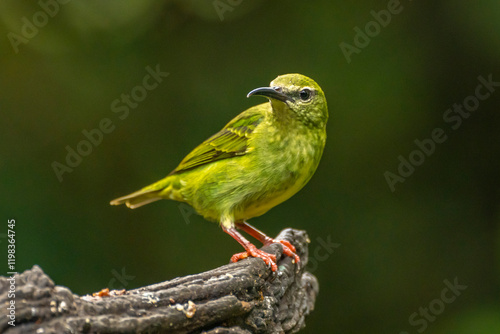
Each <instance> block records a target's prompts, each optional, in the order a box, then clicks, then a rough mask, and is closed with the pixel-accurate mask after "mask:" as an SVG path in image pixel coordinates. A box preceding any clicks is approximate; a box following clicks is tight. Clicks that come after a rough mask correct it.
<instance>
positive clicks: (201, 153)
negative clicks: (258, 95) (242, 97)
mask: <svg viewBox="0 0 500 334" xmlns="http://www.w3.org/2000/svg"><path fill="white" fill-rule="evenodd" d="M252 109H253V108H252ZM252 109H249V110H247V111H245V112H243V113H241V114H240V115H238V116H237V117H235V118H234V119H233V120H232V121H230V122H229V123H228V124H227V125H226V126H225V127H224V128H223V129H222V130H220V131H219V132H217V133H216V134H215V135H213V136H212V137H210V138H208V139H207V140H205V141H204V142H203V143H202V144H200V145H199V146H198V147H197V148H195V149H194V150H193V151H192V152H191V153H189V154H188V155H187V156H186V157H185V158H184V159H183V160H182V161H181V163H180V164H179V166H177V168H176V169H174V170H173V171H172V172H171V173H170V175H172V174H177V173H181V172H185V171H187V170H191V169H193V168H196V167H199V166H202V165H206V164H209V163H212V162H214V161H218V160H222V159H227V158H231V157H234V156H241V155H245V154H246V153H247V152H248V139H249V137H250V135H251V134H252V132H253V131H254V129H255V128H256V127H257V125H259V123H260V122H261V121H262V119H263V118H264V115H263V114H262V112H261V111H260V110H258V109H253V110H252Z"/></svg>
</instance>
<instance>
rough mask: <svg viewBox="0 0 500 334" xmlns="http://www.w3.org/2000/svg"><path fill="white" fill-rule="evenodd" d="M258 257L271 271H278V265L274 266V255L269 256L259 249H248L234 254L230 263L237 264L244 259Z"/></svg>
mask: <svg viewBox="0 0 500 334" xmlns="http://www.w3.org/2000/svg"><path fill="white" fill-rule="evenodd" d="M249 256H251V257H258V258H261V259H262V260H264V263H265V264H266V265H268V266H270V267H271V270H272V271H276V270H278V265H277V264H276V255H274V254H269V253H266V252H264V251H261V250H260V249H257V248H256V247H255V246H254V247H249V248H248V249H247V251H246V252H242V253H237V254H234V255H233V256H232V257H231V262H238V261H240V260H243V259H246V258H247V257H249Z"/></svg>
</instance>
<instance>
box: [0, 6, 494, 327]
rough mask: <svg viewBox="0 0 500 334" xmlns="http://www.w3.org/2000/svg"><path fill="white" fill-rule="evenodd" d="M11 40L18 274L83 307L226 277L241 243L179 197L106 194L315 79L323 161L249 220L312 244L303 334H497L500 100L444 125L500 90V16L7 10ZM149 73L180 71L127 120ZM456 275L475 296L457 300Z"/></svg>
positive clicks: (11, 160)
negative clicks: (402, 173)
mask: <svg viewBox="0 0 500 334" xmlns="http://www.w3.org/2000/svg"><path fill="white" fill-rule="evenodd" d="M54 3H57V4H58V5H57V6H55V5H54ZM44 8H45V9H44ZM388 8H389V9H391V10H393V11H398V13H397V14H394V13H393V14H391V17H390V22H388V20H389V19H388V18H387V16H385V23H384V25H385V26H382V25H381V24H379V23H377V24H374V23H370V22H371V21H374V22H376V21H375V18H374V15H379V16H380V15H382V17H384V16H383V13H384V12H382V14H373V13H380V11H382V10H385V11H386V12H385V13H387V9H388ZM40 11H45V12H47V13H49V14H43V13H42V14H39V12H40ZM372 11H374V12H372ZM26 22H28V23H26ZM30 24H36V25H38V27H37V26H36V25H35V29H33V28H31V29H30V27H29V25H30ZM367 24H368V26H367ZM377 26H378V27H379V28H378V29H377ZM358 28H359V29H360V30H361V31H365V28H368V29H371V30H369V34H370V35H371V36H368V38H369V40H367V38H365V39H363V38H362V37H360V36H358V37H356V36H357V34H359V30H357V29H358ZM0 36H1V38H0V112H1V122H0V124H1V125H2V127H1V136H2V145H1V146H0V147H1V148H0V152H1V154H2V155H1V156H2V159H1V160H0V171H1V174H0V178H1V188H0V196H1V198H2V201H1V204H0V206H1V211H2V217H3V218H2V220H3V227H2V228H1V229H0V241H1V249H2V252H3V253H4V254H6V232H7V226H6V225H7V220H8V219H15V220H16V246H17V248H16V251H17V253H16V254H17V263H16V270H17V271H23V270H25V269H29V268H31V267H32V266H33V265H34V264H38V265H40V266H41V267H42V268H43V269H44V271H45V272H46V273H48V274H49V275H50V276H51V277H52V278H53V279H54V281H55V282H56V283H57V284H60V285H65V286H68V287H69V288H71V289H72V290H73V291H74V292H75V293H78V294H86V293H90V292H93V291H97V290H100V289H101V288H104V287H107V286H109V287H111V288H127V289H131V288H135V287H140V286H143V285H147V284H151V283H155V282H159V281H163V280H167V279H172V278H174V277H177V276H183V275H187V274H192V273H198V272H201V271H205V270H209V269H211V268H214V267H217V266H220V265H223V264H225V263H227V262H228V260H229V257H230V255H231V254H233V253H234V252H238V251H240V246H239V245H238V244H237V243H236V242H234V240H232V239H231V238H230V237H229V236H227V235H225V234H224V233H222V232H221V230H220V229H219V228H218V227H217V226H216V225H214V224H211V223H208V222H206V221H204V220H203V219H202V218H201V217H200V216H197V215H194V214H191V213H192V212H190V211H189V210H184V211H183V210H181V209H182V208H180V207H179V205H178V203H175V202H168V201H161V202H157V203H154V204H151V205H148V206H146V207H143V208H141V209H138V210H128V209H127V208H125V207H111V206H109V201H110V200H111V199H113V198H115V197H118V196H121V195H124V194H127V193H129V192H132V191H134V190H137V189H139V188H141V187H142V186H145V185H147V184H149V183H151V182H153V181H156V180H157V179H160V178H162V177H163V176H165V175H166V174H168V173H169V172H170V171H171V170H172V169H173V168H175V167H176V165H177V164H178V162H179V161H180V160H181V159H182V158H183V157H184V155H185V154H187V153H188V152H189V151H190V150H191V149H192V148H194V147H195V146H196V145H197V144H199V143H200V142H201V141H202V140H204V139H206V138H207V137H209V136H210V135H211V134H213V133H214V132H215V131H217V130H219V129H220V128H221V127H222V126H223V125H225V124H226V122H227V121H229V120H230V119H231V118H232V117H234V116H236V115H237V114H238V113H240V112H241V111H243V110H244V109H246V108H248V107H250V106H252V105H255V104H257V103H261V102H264V101H262V100H261V99H259V98H252V99H247V98H246V97H245V95H246V94H247V93H248V92H249V91H250V90H251V89H253V88H256V87H260V86H265V85H268V83H269V82H270V81H271V80H272V79H274V78H275V77H276V76H277V75H280V74H284V73H292V72H298V73H302V74H305V75H307V76H310V77H312V78H314V79H315V80H316V81H317V82H318V83H319V84H320V85H321V87H322V88H323V90H324V91H325V93H326V96H327V99H328V104H329V110H330V121H329V124H328V136H329V137H328V142H327V146H326V149H325V152H324V156H323V159H322V162H321V164H320V166H319V169H318V170H317V172H316V174H315V176H314V177H313V179H312V180H311V181H310V183H309V184H308V185H307V186H306V187H305V188H304V189H303V190H302V191H301V192H300V193H298V194H297V195H295V196H294V197H293V198H291V199H290V200H288V201H287V202H285V203H283V204H282V205H280V206H278V207H276V208H274V209H273V210H271V211H270V212H268V213H267V214H266V215H264V216H262V217H259V218H256V219H253V220H252V223H253V224H254V225H255V226H257V227H258V228H260V229H262V230H264V231H265V232H267V233H268V234H270V235H276V234H277V233H278V232H279V231H280V230H281V229H283V228H285V227H294V228H298V229H305V230H307V231H308V233H309V235H310V237H311V240H312V243H311V246H310V247H311V252H312V255H311V258H312V259H313V260H312V263H313V264H315V265H314V266H312V268H311V270H312V271H313V272H314V274H315V275H316V276H317V278H318V279H319V282H320V294H319V297H318V300H317V303H316V309H315V310H314V312H313V313H312V315H311V316H310V317H309V318H308V319H307V327H306V329H304V330H303V333H396V334H402V333H420V332H426V333H455V334H457V333H458V334H469V333H470V334H477V333H500V299H499V292H500V291H499V283H500V271H499V269H500V268H499V264H500V261H499V257H500V248H499V240H500V233H499V228H498V227H499V223H500V210H499V209H500V205H499V203H500V191H499V190H500V131H499V129H498V128H499V125H500V114H499V102H500V87H495V86H492V87H491V89H492V90H494V91H493V92H491V93H490V95H489V97H488V98H485V99H483V100H481V101H479V105H478V106H476V107H477V109H476V110H475V111H473V112H470V116H468V117H467V118H463V117H460V118H461V120H462V121H461V124H460V126H459V127H458V128H456V129H453V128H452V125H457V124H458V123H456V122H458V121H457V119H456V118H455V120H454V121H453V122H450V121H448V122H446V121H445V120H444V119H443V116H445V115H446V112H447V110H448V109H449V108H452V107H453V104H455V103H456V104H462V103H463V102H464V100H467V101H468V103H472V104H473V103H474V99H473V98H471V97H470V96H473V95H474V94H475V90H476V87H477V86H478V85H479V84H480V81H479V79H478V77H480V76H482V77H483V78H485V79H486V80H487V79H488V77H489V76H490V75H491V78H492V80H493V81H496V82H498V81H500V4H499V3H498V1H493V0H480V1H475V2H470V1H451V0H448V1H409V0H408V1H401V2H400V3H399V4H398V2H396V1H394V0H392V1H356V2H345V1H314V2H311V1H286V2H285V1H238V0H232V1H229V0H220V1H212V0H208V1H201V0H190V1H188V0H178V1H174V0H171V1H168V0H165V1H152V0H128V1H123V0H114V1H90V0H86V1H78V0H73V1H62V0H61V3H59V2H55V1H49V0H45V1H41V2H37V1H18V0H2V1H1V2H0ZM356 42H357V45H358V46H361V47H357V49H356V51H355V52H354V51H353V52H352V53H351V54H350V55H348V56H347V57H346V55H345V52H343V50H342V47H341V46H342V45H344V48H345V47H346V45H347V44H349V45H351V46H352V47H353V48H354V47H356ZM341 43H346V44H341ZM350 50H354V49H350ZM148 66H149V67H151V68H153V69H155V68H156V67H157V66H159V69H160V70H161V71H162V72H168V73H169V75H168V76H167V77H164V78H163V81H162V82H161V83H159V84H158V86H157V87H156V88H155V89H152V90H150V91H147V96H145V97H144V98H143V100H142V101H140V102H138V103H137V105H134V108H129V113H128V114H127V116H126V117H125V116H124V111H122V112H118V113H116V112H114V111H113V108H112V103H113V101H115V100H116V99H120V98H121V96H122V94H130V93H131V91H132V90H133V89H134V88H135V87H136V86H141V85H142V81H143V78H144V76H145V75H147V74H148V71H147V70H146V68H147V67H148ZM136 92H138V90H137V88H136ZM480 92H481V93H483V94H486V92H487V90H485V89H484V88H481V89H480ZM120 106H122V107H123V106H124V104H123V103H121V104H120ZM451 115H454V117H458V116H457V115H458V114H456V113H454V114H449V115H448V116H450V117H451ZM120 116H122V118H123V119H121V118H120ZM103 119H109V120H110V122H111V124H112V128H113V130H112V131H110V132H109V133H105V134H103V138H102V142H100V143H99V144H98V145H93V146H92V152H91V153H90V154H88V155H87V156H84V157H82V159H81V161H80V162H79V163H77V164H76V163H75V164H76V167H74V168H72V171H71V172H65V173H63V174H62V176H61V180H60V179H59V178H58V177H57V175H56V173H55V171H54V168H53V163H54V162H55V161H56V162H58V163H61V164H65V165H66V162H65V159H66V155H67V150H66V147H67V146H69V147H70V148H72V149H77V146H78V144H79V143H80V142H81V141H82V140H85V139H86V138H85V136H84V134H83V133H82V131H84V130H87V131H92V130H93V129H96V128H98V127H99V124H100V122H101V121H102V120H103ZM455 127H456V126H455ZM436 128H441V129H443V131H444V133H445V135H446V140H445V141H444V142H442V143H437V144H435V149H434V152H433V153H432V154H431V155H430V156H426V157H425V161H423V162H422V161H418V163H420V165H419V166H416V167H415V169H414V171H413V172H412V173H409V174H411V175H409V176H408V177H405V178H404V180H405V181H404V182H397V183H395V185H394V187H393V188H394V189H391V187H390V186H389V184H388V182H387V180H386V177H385V175H384V174H385V173H386V172H391V173H394V174H397V173H398V165H399V164H400V160H399V159H400V158H399V157H400V156H402V157H403V158H405V159H409V156H410V155H411V154H412V152H414V151H415V150H417V149H418V147H417V146H416V144H415V142H414V141H415V140H424V139H428V138H431V134H432V132H433V130H434V129H436ZM82 145H83V144H82ZM84 149H85V148H84ZM412 157H413V158H414V159H418V153H413V155H412ZM393 190H394V191H393ZM184 209H185V208H184ZM187 216H188V217H187ZM185 217H187V218H188V219H185ZM328 243H332V244H336V247H330V248H328V247H326V248H325V246H324V244H328ZM314 251H316V254H317V256H315V255H314ZM5 257H6V256H5ZM4 262H6V261H4ZM2 267H3V268H5V265H4V264H2ZM6 271H7V270H6V269H5V270H4V271H3V272H2V274H4V272H6ZM445 281H447V282H449V283H450V284H454V282H458V283H457V284H459V285H460V286H461V288H460V289H461V290H457V292H456V295H455V297H456V298H455V299H454V301H453V302H450V303H446V302H443V300H442V297H441V293H442V291H443V289H445V288H446V287H447V285H446V284H447V283H445ZM464 286H465V287H466V288H464ZM445 296H446V297H448V298H449V297H451V296H453V294H452V293H451V292H449V291H448V292H446V293H445ZM429 307H430V309H429ZM425 309H429V311H427V312H428V314H429V315H428V316H426V315H424V313H425V312H426V311H425ZM415 312H416V315H415ZM412 316H413V318H412ZM412 319H413V320H412Z"/></svg>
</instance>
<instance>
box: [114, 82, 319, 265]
mask: <svg viewBox="0 0 500 334" xmlns="http://www.w3.org/2000/svg"><path fill="white" fill-rule="evenodd" d="M250 96H262V97H266V98H268V99H269V103H263V104H259V105H257V106H254V107H251V108H249V109H247V110H245V111H243V112H242V113H241V114H239V115H238V116H236V117H235V118H234V119H233V120H231V121H230V122H229V123H228V124H227V125H226V126H225V127H224V128H222V130H220V131H219V132H217V133H216V134H214V135H213V136H212V137H210V138H208V139H207V140H205V141H204V142H203V143H201V145H199V146H198V147H196V148H195V149H194V150H193V151H192V152H191V153H189V154H188V155H187V156H186V157H185V158H184V159H183V160H182V161H181V163H180V164H179V166H177V168H175V169H174V170H173V171H172V172H171V173H170V174H168V175H167V176H166V177H165V178H163V179H162V180H160V181H158V182H156V183H153V184H151V185H149V186H147V187H144V188H142V189H141V190H139V191H136V192H134V193H131V194H130V195H127V196H123V197H120V198H117V199H115V200H113V201H111V204H112V205H119V204H124V203H125V204H126V205H127V206H128V207H129V208H132V209H135V208H138V207H140V206H143V205H145V204H148V203H151V202H154V201H157V200H159V199H171V200H175V201H179V202H185V203H188V204H189V205H191V206H192V207H193V208H194V209H195V210H196V211H197V212H198V213H199V214H200V215H202V216H203V217H204V218H205V219H207V220H209V221H214V222H218V223H219V224H220V226H221V227H222V229H223V231H224V232H226V233H227V234H229V235H230V236H232V237H233V238H234V239H235V240H236V241H238V242H239V243H240V244H241V245H242V246H243V247H244V248H245V252H243V253H238V254H235V255H233V256H232V258H231V261H232V262H236V261H238V260H241V259H244V258H247V257H249V256H252V257H259V258H262V259H263V260H264V262H265V263H266V265H268V266H271V269H272V270H273V271H276V270H277V265H276V256H274V255H273V254H269V253H266V252H264V251H261V250H259V249H257V248H256V247H255V246H254V245H253V244H252V243H250V242H249V241H248V240H247V239H245V237H243V236H242V235H241V234H240V233H239V232H238V231H237V229H240V230H242V231H244V232H246V233H248V234H249V235H251V236H253V237H254V238H256V239H257V240H259V241H260V242H262V243H263V244H264V245H268V244H270V243H275V242H279V243H281V244H282V246H283V253H284V254H286V255H288V256H290V257H292V258H293V260H294V261H295V262H298V261H300V259H299V257H298V255H297V254H296V249H295V247H294V246H293V245H292V244H291V243H289V242H288V241H285V240H274V239H272V238H270V237H268V236H266V235H265V234H264V233H262V232H261V231H259V230H257V229H256V228H254V227H252V226H251V225H249V224H248V223H247V222H246V221H247V220H248V219H250V218H253V217H257V216H260V215H262V214H264V213H266V212H267V211H268V210H269V209H271V208H273V207H274V206H276V205H278V204H280V203H282V202H284V201H286V200H287V199H289V198H290V197H291V196H293V195H294V194H295V193H297V192H298V191H299V190H300V189H301V188H302V187H304V186H305V185H306V183H307V182H308V181H309V180H310V179H311V177H312V175H313V174H314V172H315V171H316V168H317V167H318V164H319V161H320V159H321V155H322V154H323V148H324V147H325V141H326V123H327V120H328V108H327V104H326V98H325V94H324V93H323V91H322V90H321V88H320V87H319V85H318V84H317V83H316V82H314V81H313V80H312V79H310V78H308V77H306V76H304V75H301V74H286V75H281V76H278V77H277V78H276V79H274V80H273V81H272V82H271V84H270V87H261V88H257V89H254V90H252V91H251V92H250V93H248V95H247V97H250Z"/></svg>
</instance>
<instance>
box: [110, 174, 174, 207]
mask: <svg viewBox="0 0 500 334" xmlns="http://www.w3.org/2000/svg"><path fill="white" fill-rule="evenodd" d="M180 186H181V185H180V183H179V182H178V180H177V177H176V176H167V177H166V178H164V179H163V180H160V181H158V182H156V183H153V184H151V185H149V186H147V187H145V188H142V189H141V190H138V191H136V192H133V193H131V194H128V195H126V196H123V197H119V198H116V199H114V200H112V201H111V202H110V204H111V205H120V204H126V205H127V206H128V207H129V208H131V209H135V208H138V207H141V206H143V205H146V204H149V203H151V202H155V201H158V200H160V199H163V198H168V199H173V200H176V201H183V197H182V195H180V193H179V189H180Z"/></svg>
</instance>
